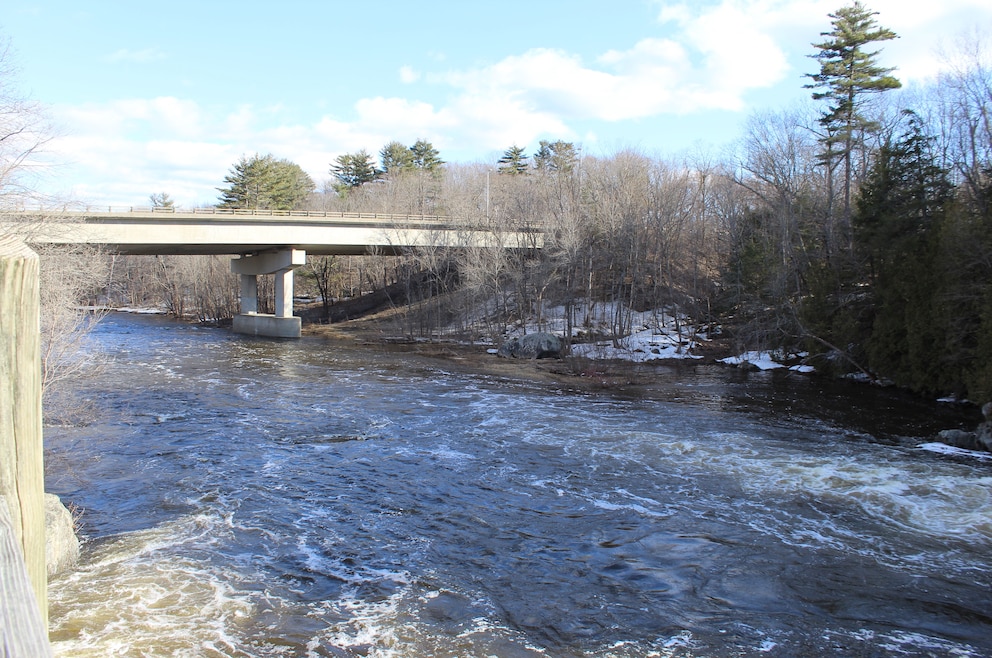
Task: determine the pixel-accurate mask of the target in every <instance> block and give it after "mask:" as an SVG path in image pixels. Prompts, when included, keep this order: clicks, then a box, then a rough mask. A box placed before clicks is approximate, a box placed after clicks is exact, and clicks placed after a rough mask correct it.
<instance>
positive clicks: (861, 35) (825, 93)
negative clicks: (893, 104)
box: [806, 0, 901, 223]
mask: <svg viewBox="0 0 992 658" xmlns="http://www.w3.org/2000/svg"><path fill="white" fill-rule="evenodd" d="M876 15H877V12H873V11H870V10H869V9H867V8H866V7H865V6H864V5H862V4H861V1H860V0H855V2H854V3H853V4H852V5H850V6H847V7H842V8H841V9H839V10H837V13H835V14H830V15H829V16H830V18H831V19H833V20H832V25H833V29H832V30H831V31H830V32H822V33H821V36H824V37H827V39H826V40H825V41H823V42H821V43H814V44H813V47H814V48H816V49H817V50H818V51H819V52H817V53H816V54H814V55H811V57H813V58H814V59H816V60H818V61H819V62H820V72H819V73H812V74H808V75H807V77H809V78H812V80H813V82H812V83H811V84H808V85H806V87H807V88H810V89H818V90H822V91H815V92H813V98H814V99H815V100H822V101H826V103H827V109H826V110H825V111H824V112H823V115H822V116H821V118H820V124H821V125H822V126H823V128H824V130H825V135H824V137H823V138H822V139H821V142H822V144H823V147H824V150H823V153H822V154H821V158H822V161H823V162H824V164H825V165H826V166H827V167H828V171H829V172H831V173H832V172H833V171H834V168H835V167H836V166H837V164H838V163H839V164H841V165H842V168H843V176H844V179H843V183H844V212H843V217H844V221H845V223H846V222H849V221H850V216H851V193H852V180H853V175H854V167H853V157H852V156H853V154H854V152H855V151H856V149H857V148H858V147H859V146H861V144H862V141H863V135H864V134H865V133H868V132H872V131H874V130H877V128H878V126H877V124H876V123H874V122H872V121H870V120H869V119H867V118H866V117H865V116H864V114H863V113H862V109H863V106H864V103H865V101H866V99H867V98H868V96H869V95H870V94H874V93H878V92H883V91H886V90H888V89H897V88H898V87H900V86H901V84H900V82H899V80H897V79H896V78H895V77H893V76H891V75H889V74H890V73H891V72H892V71H893V70H894V69H892V68H885V67H883V66H879V64H878V59H877V58H878V53H879V52H880V51H877V50H875V51H866V50H864V48H865V46H868V45H869V44H872V43H875V42H878V41H888V40H890V39H895V38H897V35H896V33H895V32H893V31H892V30H889V29H886V28H883V27H879V25H878V24H877V23H876V21H875V19H874V17H875V16H876Z"/></svg>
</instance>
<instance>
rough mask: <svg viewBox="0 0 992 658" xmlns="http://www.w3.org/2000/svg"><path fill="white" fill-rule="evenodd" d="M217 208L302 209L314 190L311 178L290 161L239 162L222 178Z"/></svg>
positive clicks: (261, 158) (254, 158)
mask: <svg viewBox="0 0 992 658" xmlns="http://www.w3.org/2000/svg"><path fill="white" fill-rule="evenodd" d="M224 182H225V183H227V187H223V188H217V189H218V191H219V192H220V193H221V196H220V203H219V204H218V207H220V208H240V209H260V210H292V209H294V208H298V207H300V206H302V205H303V204H304V203H305V202H306V200H307V197H309V196H310V194H311V193H312V192H313V191H314V189H316V186H315V185H314V182H313V179H311V178H310V176H309V175H308V174H307V173H306V172H305V171H303V169H301V168H300V166H299V165H297V164H295V163H293V162H290V161H289V160H285V159H282V160H277V159H276V158H275V157H274V156H273V155H271V154H268V155H264V156H260V155H258V154H257V153H256V154H255V155H254V156H252V157H251V158H248V157H245V156H241V159H240V160H239V161H238V162H237V163H235V165H234V166H233V167H232V168H231V172H230V173H229V174H228V175H227V176H225V177H224Z"/></svg>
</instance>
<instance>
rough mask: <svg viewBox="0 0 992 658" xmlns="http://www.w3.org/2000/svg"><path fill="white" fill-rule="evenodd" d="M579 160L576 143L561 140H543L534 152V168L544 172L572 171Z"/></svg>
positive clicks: (565, 172)
mask: <svg viewBox="0 0 992 658" xmlns="http://www.w3.org/2000/svg"><path fill="white" fill-rule="evenodd" d="M578 161H579V155H578V153H577V152H576V149H575V144H573V143H572V142H563V141H561V140H558V141H555V142H549V141H547V140H543V139H542V140H541V142H540V144H538V149H537V153H535V154H534V168H535V169H537V170H538V171H544V172H558V173H562V174H567V173H570V172H571V171H572V170H573V169H574V168H575V164H576V163H577V162H578Z"/></svg>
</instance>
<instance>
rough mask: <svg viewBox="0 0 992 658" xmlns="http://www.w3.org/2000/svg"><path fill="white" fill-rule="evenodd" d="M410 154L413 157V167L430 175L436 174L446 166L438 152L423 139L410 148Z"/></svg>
mask: <svg viewBox="0 0 992 658" xmlns="http://www.w3.org/2000/svg"><path fill="white" fill-rule="evenodd" d="M410 153H411V154H412V155H413V166H414V167H416V168H417V169H420V170H423V171H426V172H428V173H432V174H433V173H436V172H437V171H438V170H440V168H441V165H443V164H444V160H442V159H441V154H440V153H438V150H437V149H436V148H434V146H433V145H432V144H431V143H430V142H428V141H426V140H423V139H418V140H417V141H416V143H414V145H413V146H411V147H410Z"/></svg>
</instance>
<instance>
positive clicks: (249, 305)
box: [240, 274, 258, 314]
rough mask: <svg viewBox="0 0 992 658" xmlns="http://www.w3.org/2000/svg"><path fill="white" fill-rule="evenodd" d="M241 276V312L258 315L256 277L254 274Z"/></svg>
mask: <svg viewBox="0 0 992 658" xmlns="http://www.w3.org/2000/svg"><path fill="white" fill-rule="evenodd" d="M240 276H241V312H242V313H246V314H248V313H258V277H257V276H255V275H254V274H242V275H240Z"/></svg>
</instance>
